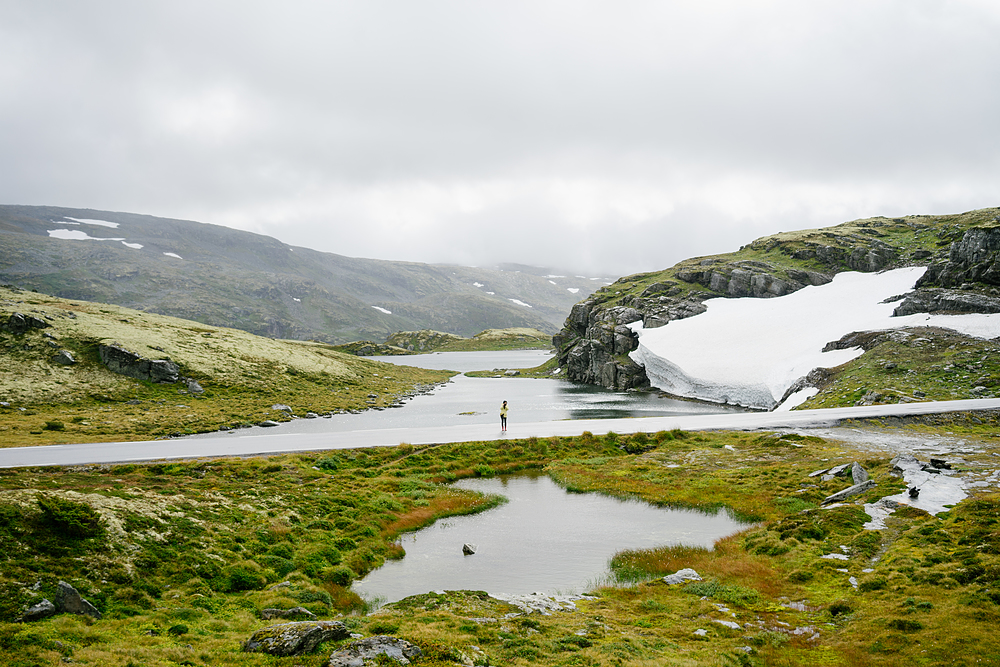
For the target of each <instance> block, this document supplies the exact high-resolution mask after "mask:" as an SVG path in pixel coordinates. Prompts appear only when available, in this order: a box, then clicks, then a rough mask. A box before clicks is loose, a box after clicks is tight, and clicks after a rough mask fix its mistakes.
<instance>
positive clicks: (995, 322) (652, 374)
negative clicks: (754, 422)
mask: <svg viewBox="0 0 1000 667" xmlns="http://www.w3.org/2000/svg"><path fill="white" fill-rule="evenodd" d="M925 270H926V269H925V268H924V267H910V268H905V269H896V270H893V271H886V272H884V273H878V274H872V273H856V272H845V273H839V274H837V275H836V276H835V277H834V279H833V281H832V282H830V283H827V284H826V285H820V286H809V287H804V288H802V289H800V290H798V291H797V292H794V293H792V294H788V295H786V296H783V297H778V298H773V299H754V298H743V299H725V298H718V299H709V300H707V301H705V305H706V306H707V307H708V310H707V311H705V312H704V313H701V314H700V315H696V316H694V317H690V318H687V319H683V320H676V321H673V322H670V323H669V324H667V325H666V326H663V327H659V328H656V329H643V327H642V322H636V323H634V324H631V325H629V326H630V327H631V328H632V329H633V330H634V331H636V332H637V333H638V334H639V348H638V349H637V350H635V351H633V352H632V353H631V354H630V355H629V356H631V357H632V359H633V360H634V361H635V362H636V363H638V364H640V365H642V366H644V367H645V369H646V375H647V376H648V377H649V380H650V383H651V384H652V385H653V386H654V387H658V388H660V389H663V390H664V391H667V392H669V393H671V394H675V395H678V396H686V397H690V398H697V399H701V400H706V401H712V402H715V403H731V404H736V405H743V406H746V407H754V408H764V409H771V408H773V407H774V406H775V404H776V403H777V402H778V401H779V400H780V399H781V397H782V396H784V394H785V391H787V390H788V388H789V387H790V386H791V385H792V384H793V383H794V382H795V381H796V380H798V379H799V378H801V377H802V376H804V375H806V374H807V373H808V372H809V371H811V370H812V369H813V368H832V367H834V366H839V365H840V364H843V363H846V362H848V361H850V360H851V359H854V358H855V357H858V356H860V355H861V354H862V350H861V349H860V348H854V349H849V350H833V351H830V352H822V349H823V347H824V346H825V345H826V344H827V343H829V342H830V341H835V340H839V339H840V338H841V337H842V336H844V335H845V334H848V333H851V332H853V331H872V330H878V329H899V328H903V327H912V326H934V327H944V328H948V329H954V330H956V331H959V332H961V333H964V334H966V335H970V336H976V337H979V338H992V337H995V336H998V335H1000V314H993V315H927V314H916V315H909V316H906V317H891V315H892V311H893V310H894V309H895V307H896V306H897V305H898V302H894V303H882V302H883V301H884V300H885V299H887V298H890V297H893V296H896V295H900V294H904V293H905V292H909V291H910V290H911V289H913V285H914V283H915V282H916V281H917V279H918V278H919V277H920V276H921V275H923V273H924V271H925ZM795 398H796V400H798V401H799V402H801V401H804V400H805V399H806V398H808V396H805V395H803V394H801V393H799V395H797V396H796V397H795ZM786 407H791V405H788V406H786Z"/></svg>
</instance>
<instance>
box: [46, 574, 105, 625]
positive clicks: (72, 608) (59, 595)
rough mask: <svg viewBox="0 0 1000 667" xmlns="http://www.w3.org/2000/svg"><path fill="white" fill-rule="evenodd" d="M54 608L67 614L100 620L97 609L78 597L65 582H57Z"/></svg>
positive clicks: (78, 594)
mask: <svg viewBox="0 0 1000 667" xmlns="http://www.w3.org/2000/svg"><path fill="white" fill-rule="evenodd" d="M55 606H56V609H58V610H59V611H62V612H66V613H67V614H78V615H80V616H90V617H91V618H96V619H100V618H101V612H99V611H97V607H95V606H94V605H92V604H90V603H89V602H87V601H86V600H84V599H83V598H82V597H80V593H79V591H77V590H76V589H75V588H73V587H72V586H71V585H70V584H67V583H66V582H65V581H60V582H59V590H58V591H56V602H55Z"/></svg>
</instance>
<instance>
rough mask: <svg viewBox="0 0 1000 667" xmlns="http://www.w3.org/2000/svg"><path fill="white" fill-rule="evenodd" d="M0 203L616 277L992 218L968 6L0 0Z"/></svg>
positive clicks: (987, 121) (988, 14) (358, 250)
mask: <svg viewBox="0 0 1000 667" xmlns="http://www.w3.org/2000/svg"><path fill="white" fill-rule="evenodd" d="M0 13H2V16H3V17H4V20H3V21H0V155H3V156H4V157H3V160H0V201H3V202H5V203H23V204H53V205H65V206H86V207H92V208H100V209H115V210H128V211H133V212H140V213H150V214H154V215H163V216H172V217H186V218H192V219H196V220H201V221H204V222H215V223H219V224H227V225H230V226H234V227H240V228H243V229H249V230H251V231H257V232H261V233H266V234H270V235H273V236H276V237H278V238H280V239H281V240H283V241H286V242H289V243H294V244H299V245H305V246H309V247H314V248H317V249H320V250H328V251H332V252H338V253H341V254H346V255H355V256H366V257H381V258H387V259H406V260H413V261H452V262H459V263H470V264H481V265H485V264H491V263H495V262H505V261H506V262H522V263H536V264H546V265H554V266H565V267H569V268H578V269H580V270H583V269H588V270H607V271H611V272H615V273H632V272H635V271H640V270H649V269H655V268H662V267H664V266H668V265H670V264H672V263H673V262H675V261H677V260H679V259H681V258H683V257H686V256H689V255H695V254H706V253H712V252H722V251H726V250H731V249H735V247H737V246H738V245H741V244H742V243H746V242H747V241H749V240H751V239H753V238H755V237H757V236H759V235H762V234H766V233H771V232H775V231H779V230H787V229H793V228H802V227H810V226H817V225H827V224H834V223H837V222H841V221H844V220H847V219H851V218H856V217H863V216H869V215H882V214H884V215H900V214H907V213H946V212H958V211H961V210H967V209H970V208H977V207H983V206H993V205H997V204H998V203H1000V202H998V191H997V190H998V189H997V186H996V183H997V182H998V176H1000V150H998V149H1000V145H998V144H1000V126H998V124H997V123H996V120H995V119H996V118H1000V87H998V86H997V85H996V82H997V81H1000V40H997V39H996V38H995V35H996V34H997V29H998V28H1000V10H998V9H997V7H996V5H995V4H994V3H991V2H987V1H985V0H983V1H980V2H977V1H973V0H967V1H965V2H961V1H955V2H943V1H941V2H938V1H932V0H896V1H886V2H879V3H872V2H860V1H850V0H849V1H846V2H845V1H840V2H823V1H818V2H809V3H802V2H794V1H790V0H786V1H776V2H764V3H745V2H735V1H733V2H719V1H708V2H671V3H661V2H645V1H633V2H623V3H596V2H583V3H580V2H572V3H570V2H505V3H466V2H458V1H450V2H420V3H413V2H402V1H400V2H370V3H347V2H335V3H329V2H287V3H280V4H279V3H254V2H250V3H248V2H213V3H195V2H145V3H132V2H88V3H74V2H68V1H67V2H62V3H58V2H56V3H33V2H27V1H24V2H0Z"/></svg>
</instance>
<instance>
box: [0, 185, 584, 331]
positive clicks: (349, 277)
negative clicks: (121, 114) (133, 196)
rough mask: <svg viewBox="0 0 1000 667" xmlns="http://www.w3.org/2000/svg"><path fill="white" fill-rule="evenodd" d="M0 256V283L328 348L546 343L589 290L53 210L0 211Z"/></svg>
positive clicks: (133, 218)
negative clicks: (390, 339) (448, 336)
mask: <svg viewBox="0 0 1000 667" xmlns="http://www.w3.org/2000/svg"><path fill="white" fill-rule="evenodd" d="M56 235H59V236H61V238H60V237H59V236H56ZM0 246H2V248H3V253H2V254H0V281H3V282H8V283H14V284H18V285H20V286H22V287H26V288H31V289H37V290H39V291H42V292H45V293H49V294H53V295H56V296H62V297H64V298H75V299H85V300H88V301H97V302H105V303H113V304H116V305H121V306H127V307H131V308H138V309H144V310H149V311H150V312H156V313H160V314H164V315H172V316H175V317H182V318H185V319H192V320H196V321H199V322H202V323H205V324H210V325H212V326H226V327H234V328H239V329H243V330H245V331H249V332H250V333H255V334H257V335H266V336H270V337H275V338H294V339H315V340H319V341H322V342H326V343H331V344H336V343H343V342H350V341H354V340H361V339H373V340H379V339H385V338H386V337H387V336H388V335H389V334H391V333H394V332H396V331H414V330H420V329H435V330H440V331H445V332H448V333H454V334H456V335H460V336H466V337H467V336H472V335H474V334H476V333H478V332H480V331H483V330H485V329H502V328H510V327H528V328H535V329H540V330H542V331H545V332H547V333H554V332H555V331H557V330H558V326H559V324H560V323H561V321H562V319H563V318H564V317H565V313H566V312H567V311H568V310H569V308H570V307H571V306H572V304H573V303H575V302H576V301H577V300H578V298H579V293H589V292H590V291H591V290H592V288H593V285H594V282H595V281H594V280H584V279H578V278H572V279H565V280H564V279H553V277H551V276H541V275H532V274H529V273H525V272H520V271H502V270H492V269H481V268H475V267H460V266H450V265H432V264H421V263H417V262H398V261H386V260H374V259H363V258H352V257H347V256H343V255H337V254H335V253H325V252H320V251H316V250H312V249H309V248H303V247H297V246H290V245H288V244H285V243H283V242H281V241H279V240H277V239H274V238H272V237H268V236H263V235H259V234H254V233H252V232H245V231H241V230H234V229H230V228H228V227H223V226H221V225H215V224H211V223H202V222H195V221H189V220H177V219H171V218H159V217H156V216H151V215H144V214H135V213H123V212H111V211H100V210H94V209H76V208H64V207H54V206H10V205H7V206H0ZM556 280H559V282H558V283H557V282H556ZM571 290H576V292H573V291H571Z"/></svg>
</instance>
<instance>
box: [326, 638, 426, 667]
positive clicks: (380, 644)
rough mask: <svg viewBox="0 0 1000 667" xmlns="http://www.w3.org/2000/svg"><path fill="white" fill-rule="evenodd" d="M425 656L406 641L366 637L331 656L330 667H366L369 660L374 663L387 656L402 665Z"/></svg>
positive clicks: (415, 646) (414, 645)
mask: <svg viewBox="0 0 1000 667" xmlns="http://www.w3.org/2000/svg"><path fill="white" fill-rule="evenodd" d="M422 654H423V651H421V650H420V647H419V646H417V645H416V644H411V643H410V642H408V641H406V640H405V639H397V638H396V637H389V636H388V635H376V636H374V637H366V638H365V639H361V640H358V641H356V642H352V643H351V644H348V645H347V646H345V647H344V648H342V649H340V650H339V651H337V652H335V653H333V654H332V655H331V656H330V662H329V663H328V665H329V667H364V665H365V663H366V662H367V661H369V660H372V661H374V660H375V659H376V658H377V657H378V656H380V655H386V656H388V657H390V658H392V659H393V660H395V661H396V662H398V663H399V664H401V665H408V664H410V661H411V660H413V659H415V658H419V657H420V656H421V655H422Z"/></svg>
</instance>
